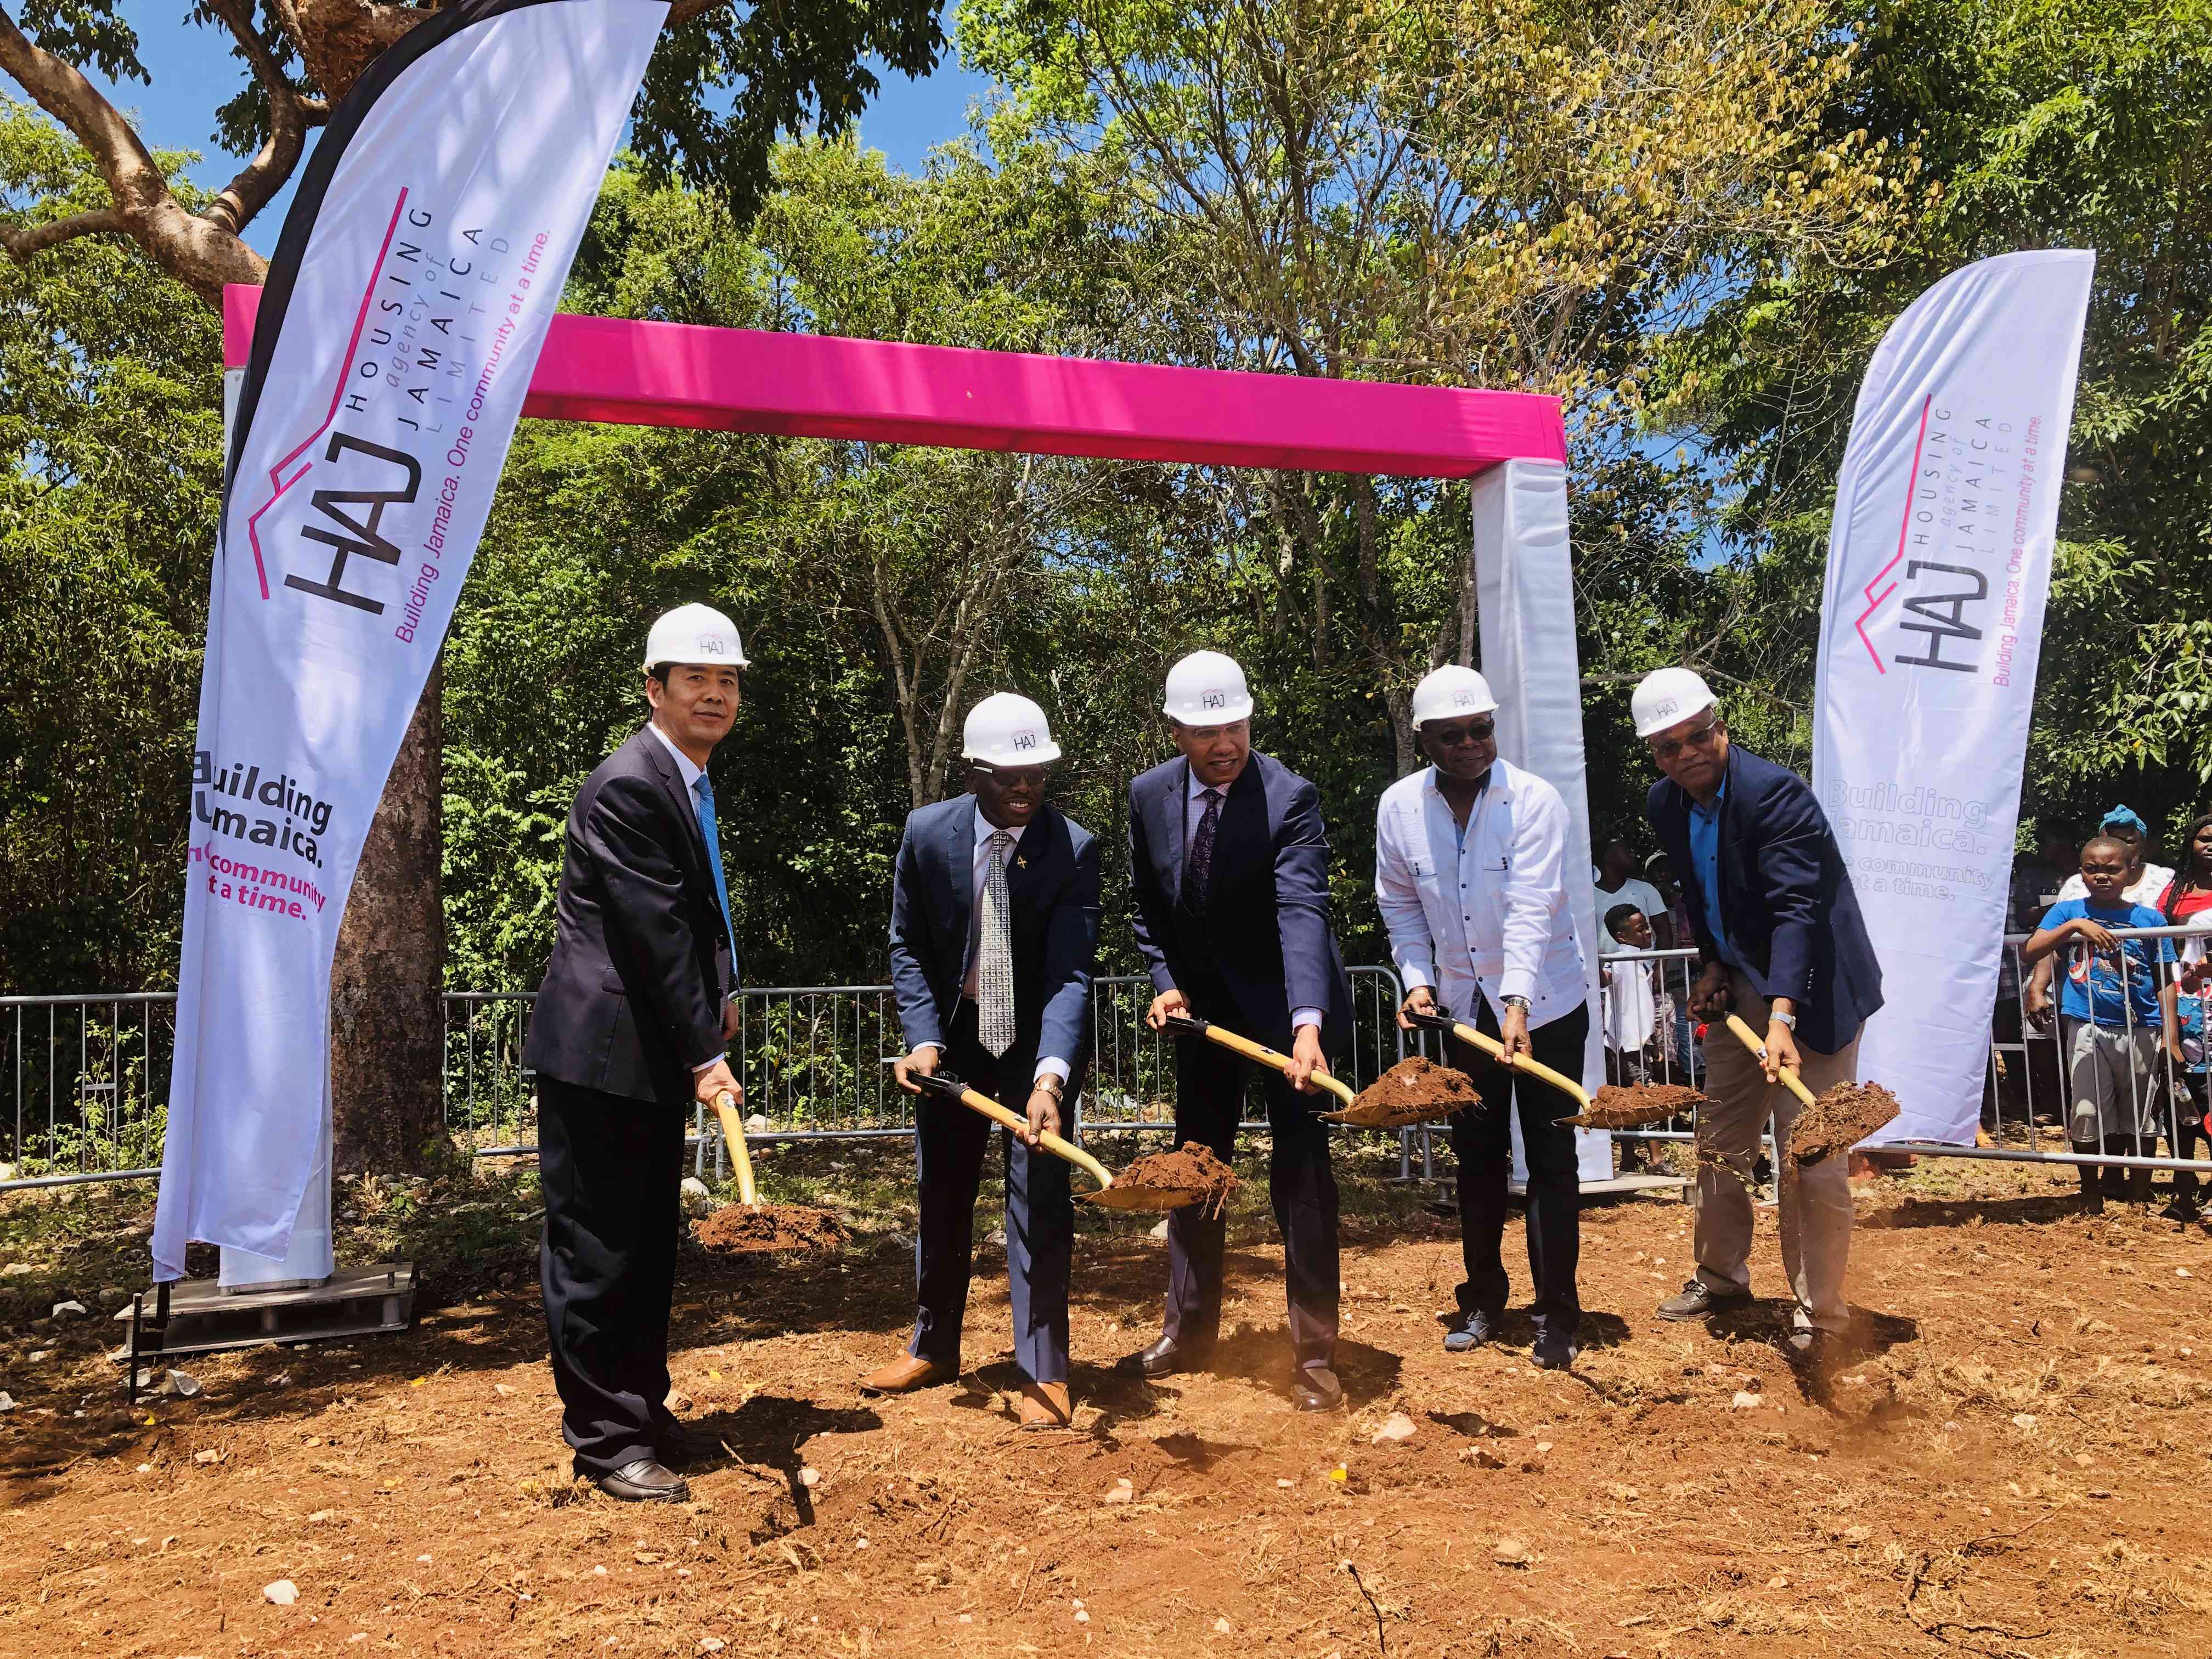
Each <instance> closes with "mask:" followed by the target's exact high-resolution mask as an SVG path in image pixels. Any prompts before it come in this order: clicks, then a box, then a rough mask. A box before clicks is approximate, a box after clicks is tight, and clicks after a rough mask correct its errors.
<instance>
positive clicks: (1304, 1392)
mask: <svg viewBox="0 0 2212 1659" xmlns="http://www.w3.org/2000/svg"><path fill="white" fill-rule="evenodd" d="M1343 1403H1344V1385H1343V1384H1342V1383H1339V1382H1338V1381H1337V1380H1336V1373H1335V1372H1334V1371H1333V1370H1329V1369H1328V1366H1326V1365H1302V1366H1300V1367H1299V1368H1298V1376H1297V1382H1295V1383H1291V1410H1292V1411H1297V1412H1333V1411H1334V1410H1335V1409H1336V1408H1337V1407H1339V1406H1341V1405H1342V1404H1343Z"/></svg>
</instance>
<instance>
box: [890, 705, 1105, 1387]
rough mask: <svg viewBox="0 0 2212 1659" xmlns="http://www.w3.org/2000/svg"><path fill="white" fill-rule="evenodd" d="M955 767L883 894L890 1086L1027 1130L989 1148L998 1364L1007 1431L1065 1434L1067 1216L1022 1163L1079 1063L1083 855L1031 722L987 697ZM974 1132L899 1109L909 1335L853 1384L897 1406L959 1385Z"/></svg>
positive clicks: (906, 842) (1085, 1013) (1086, 861)
mask: <svg viewBox="0 0 2212 1659" xmlns="http://www.w3.org/2000/svg"><path fill="white" fill-rule="evenodd" d="M963 738H964V741H963V744H962V746H961V752H962V754H963V757H965V759H966V761H967V763H968V793H966V794H963V795H959V796H956V797H955V798H954V799H951V800H947V801H939V803H938V804H937V805H934V806H924V807H921V808H920V809H919V810H917V811H915V812H913V813H912V814H910V815H909V816H908V818H907V821H906V835H905V837H904V839H902V841H901V842H900V843H899V853H898V867H897V872H896V875H895V877H894V878H893V884H892V887H891V981H892V983H893V984H894V985H895V986H896V988H897V991H898V1001H899V1020H900V1023H901V1024H902V1025H903V1026H904V1027H905V1030H906V1041H907V1048H908V1053H907V1054H906V1056H905V1058H904V1059H902V1060H899V1061H898V1062H897V1064H896V1066H895V1067H894V1070H895V1072H896V1075H897V1078H898V1081H899V1085H900V1086H901V1087H902V1088H904V1089H906V1090H908V1091H912V1092H919V1085H916V1084H915V1081H914V1077H915V1074H916V1073H920V1074H921V1075H923V1076H931V1075H934V1074H935V1073H937V1072H938V1071H939V1069H940V1068H942V1069H944V1070H946V1071H949V1072H951V1073H953V1074H954V1075H956V1076H957V1077H959V1078H960V1079H962V1080H963V1081H964V1082H965V1083H967V1084H968V1085H969V1086H970V1087H972V1088H974V1089H976V1090H978V1091H981V1093H983V1094H986V1095H987V1096H989V1097H991V1098H992V1099H994V1100H996V1101H999V1102H1000V1103H1002V1104H1013V1103H1024V1102H1025V1103H1026V1105H1027V1111H1028V1116H1029V1127H1028V1130H1027V1132H1026V1133H1024V1134H1022V1135H1020V1136H1018V1137H1017V1136H1014V1135H1012V1134H1008V1133H1003V1132H1002V1133H1001V1135H1000V1139H1003V1140H1004V1141H1005V1142H1006V1279H1007V1286H1008V1290H1009V1291H1010V1293H1011V1296H1012V1302H1013V1316H1014V1358H1015V1359H1016V1361H1017V1363H1018V1364H1019V1365H1020V1366H1021V1368H1022V1370H1023V1372H1024V1375H1025V1376H1026V1379H1027V1380H1026V1382H1025V1383H1024V1387H1023V1391H1022V1399H1021V1403H1020V1420H1021V1423H1022V1426H1023V1427H1024V1428H1050V1427H1058V1426H1064V1425H1066V1422H1067V1421H1068V1416H1069V1410H1070V1401H1069V1399H1068V1394H1067V1269H1068V1258H1069V1255H1070V1252H1071V1249H1072V1247H1073V1240H1074V1235H1075V1212H1074V1207H1073V1203H1072V1201H1071V1200H1070V1197H1069V1193H1068V1185H1067V1165H1066V1164H1064V1163H1062V1162H1061V1161H1060V1159H1058V1158H1054V1157H1053V1156H1052V1155H1051V1154H1050V1153H1048V1152H1043V1151H1041V1150H1040V1149H1039V1148H1038V1145H1037V1139H1038V1137H1039V1136H1040V1135H1042V1134H1047V1133H1058V1132H1059V1130H1060V1121H1061V1099H1062V1097H1063V1094H1065V1095H1066V1097H1070V1098H1072V1097H1073V1095H1074V1092H1075V1091H1076V1089H1077V1087H1078V1077H1077V1074H1078V1073H1079V1072H1080V1070H1081V1067H1082V1065H1083V1062H1084V1060H1085V1057H1086V1055H1087V1054H1088V1052H1089V1048H1090V1035H1089V1033H1090V1024H1089V1022H1090V1012H1091V975H1092V974H1093V972H1094V971H1095V969H1096V965H1097V952H1098V909H1099V907H1098V843H1097V841H1096V840H1095V839H1094V838H1093V837H1092V836H1091V832H1090V831H1089V830H1087V829H1085V828H1084V827H1083V826H1082V825H1081V824H1079V823H1076V822H1075V821H1074V820H1073V818H1070V817H1067V816H1066V815H1065V814H1064V813H1062V812H1061V811H1060V809H1059V808H1057V807H1055V806H1053V805H1048V803H1047V802H1046V800H1045V798H1044V795H1045V785H1046V782H1047V781H1048V777H1049V775H1050V773H1049V768H1050V766H1051V764H1052V763H1053V762H1054V761H1056V760H1058V759H1059V758H1060V747H1059V745H1058V744H1055V743H1054V741H1053V739H1052V730H1051V728H1050V726H1048V724H1047V723H1046V720H1045V714H1044V710H1043V709H1042V708H1038V707H1037V706H1036V704H1035V703H1034V702H1030V700H1029V699H1028V698H1027V697H1020V696H1013V695H1012V694H1010V693H1006V692H1000V694H999V695H997V696H991V697H986V698H984V699H983V701H982V702H980V703H978V704H976V705H975V708H973V709H972V710H970V711H969V715H968V721H967V725H966V727H965V729H964V732H963ZM990 1139H991V1125H990V1121H989V1120H987V1119H986V1118H984V1117H982V1116H981V1115H978V1114H976V1113H975V1112H973V1111H970V1110H969V1109H968V1108H967V1107H965V1106H963V1105H961V1104H960V1103H958V1102H957V1101H954V1100H948V1099H945V1098H942V1097H938V1096H935V1095H932V1096H929V1097H927V1098H925V1099H923V1100H922V1101H921V1102H920V1103H917V1105H916V1106H915V1177H916V1181H917V1183H918V1185H919V1188H920V1205H921V1222H920V1225H919V1226H918V1227H917V1228H916V1232H915V1302H916V1304H917V1309H916V1312H915V1324H914V1335H913V1337H912V1339H911V1340H909V1341H908V1344H907V1347H906V1352H904V1353H903V1354H902V1355H901V1356H900V1357H899V1358H896V1359H895V1360H893V1361H892V1362H891V1363H890V1364H888V1365H885V1366H884V1367H883V1368H881V1369H880V1370H876V1371H872V1372H871V1373H870V1374H869V1375H868V1376H865V1377H863V1378H862V1379H861V1386H862V1387H864V1388H866V1389H872V1390H874V1391H876V1392H878V1393H884V1394H902V1393H905V1392H907V1391H908V1390H910V1389H920V1388H926V1387H927V1386H928V1385H930V1384H931V1383H949V1382H951V1381H952V1379H953V1378H955V1377H956V1376H958V1375H959V1374H960V1328H961V1322H962V1320H963V1317H964V1316H965V1315H966V1312H967V1309H968V1279H969V1268H970V1258H971V1256H972V1255H973V1251H974V1239H975V1190H976V1186H977V1183H978V1182H979V1181H980V1180H981V1176H982V1170H983V1156H984V1152H985V1150H986V1149H987V1146H988V1144H989V1142H990Z"/></svg>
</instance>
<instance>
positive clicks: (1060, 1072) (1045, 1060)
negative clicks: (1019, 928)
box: [926, 801, 1073, 1083]
mask: <svg viewBox="0 0 2212 1659" xmlns="http://www.w3.org/2000/svg"><path fill="white" fill-rule="evenodd" d="M1028 828H1029V826H1028V825H1027V824H1025V823H1009V824H1005V825H1000V824H996V823H992V822H991V820H990V819H988V818H987V817H984V816H983V805H982V803H981V801H978V802H977V803H976V804H975V862H974V863H973V864H971V865H970V866H969V889H968V967H967V969H966V971H965V973H964V974H963V975H962V977H961V981H960V994H961V995H962V996H964V997H966V998H967V999H968V1000H969V1001H970V1002H973V1001H974V1000H975V991H976V985H975V969H976V965H977V962H978V959H979V958H980V957H981V956H982V954H983V952H982V944H983V884H984V883H985V882H986V881H987V880H989V879H990V876H991V837H992V836H995V835H1000V834H1002V833H1003V834H1005V835H1009V836H1012V837H1013V838H1014V842H1013V846H1012V847H1009V848H1006V858H1007V860H1008V863H1009V866H1011V864H1012V860H1013V856H1014V848H1016V847H1019V846H1020V845H1021V844H1022V831H1023V830H1024V829H1028ZM1006 920H1007V923H1008V925H1009V926H1012V921H1013V918H1012V917H1011V916H1009V917H1008V918H1007V919H1006ZM926 1046H927V1047H929V1048H934V1049H936V1050H937V1051H938V1053H939V1054H943V1053H944V1052H945V1045H944V1044H943V1043H941V1042H933V1043H929V1044H927V1045H926ZM1071 1070H1073V1067H1071V1066H1069V1065H1068V1063H1067V1061H1066V1060H1063V1059H1061V1058H1060V1056H1059V1055H1058V1054H1040V1055H1038V1056H1037V1063H1036V1076H1038V1077H1042V1076H1044V1075H1045V1074H1046V1073H1051V1074H1052V1075H1053V1076H1054V1077H1056V1078H1058V1079H1060V1081H1061V1082H1062V1083H1065V1082H1066V1081H1067V1074H1068V1073H1069V1072H1070V1071H1071Z"/></svg>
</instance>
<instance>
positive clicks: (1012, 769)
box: [969, 761, 1052, 789]
mask: <svg viewBox="0 0 2212 1659" xmlns="http://www.w3.org/2000/svg"><path fill="white" fill-rule="evenodd" d="M969 764H970V765H972V766H973V767H974V768H975V774H976V775H977V776H978V777H985V778H988V779H990V780H991V781H992V782H994V783H995V784H997V785H998V786H999V787H1001V788H1003V789H1042V788H1043V787H1045V785H1046V783H1047V782H1048V781H1050V779H1051V777H1052V769H1051V768H1050V767H1048V766H986V765H984V764H983V763H981V761H973V762H970V763H969Z"/></svg>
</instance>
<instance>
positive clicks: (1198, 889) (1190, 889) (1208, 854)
mask: <svg viewBox="0 0 2212 1659" xmlns="http://www.w3.org/2000/svg"><path fill="white" fill-rule="evenodd" d="M1199 799H1200V800H1202V801H1204V802H1205V803H1206V811H1203V812H1201V813H1200V815H1199V819H1198V833H1197V834H1195V835H1194V836H1192V837H1191V838H1190V856H1189V857H1188V858H1187V859H1185V860H1183V864H1182V902H1184V903H1185V904H1186V905H1188V907H1189V908H1190V909H1191V911H1192V913H1193V914H1194V915H1205V914H1206V884H1207V883H1208V882H1210V881H1212V878H1213V835H1214V831H1215V830H1217V829H1220V827H1221V792H1220V791H1219V790H1218V789H1202V790H1200V792H1199Z"/></svg>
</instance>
